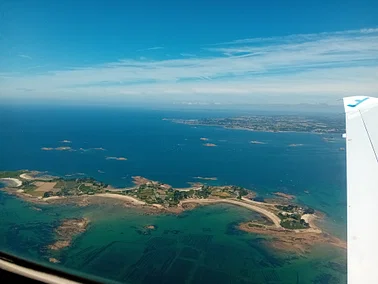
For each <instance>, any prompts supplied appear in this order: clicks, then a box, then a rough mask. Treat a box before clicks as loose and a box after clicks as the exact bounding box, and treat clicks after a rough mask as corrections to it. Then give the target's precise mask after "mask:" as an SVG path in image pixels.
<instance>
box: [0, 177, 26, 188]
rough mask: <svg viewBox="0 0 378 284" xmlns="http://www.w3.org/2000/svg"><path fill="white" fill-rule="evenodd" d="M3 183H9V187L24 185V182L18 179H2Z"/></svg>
mask: <svg viewBox="0 0 378 284" xmlns="http://www.w3.org/2000/svg"><path fill="white" fill-rule="evenodd" d="M1 180H2V181H5V182H6V183H9V184H8V186H9V187H19V186H21V185H22V181H20V180H19V179H17V178H2V179H1Z"/></svg>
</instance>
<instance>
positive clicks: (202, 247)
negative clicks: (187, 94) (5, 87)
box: [0, 107, 346, 283]
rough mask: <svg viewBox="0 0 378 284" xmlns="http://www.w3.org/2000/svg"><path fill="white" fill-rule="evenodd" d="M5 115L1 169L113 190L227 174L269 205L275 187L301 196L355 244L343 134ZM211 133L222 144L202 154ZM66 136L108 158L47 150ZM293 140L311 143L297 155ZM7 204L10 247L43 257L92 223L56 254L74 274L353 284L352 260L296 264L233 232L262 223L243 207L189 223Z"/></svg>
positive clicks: (118, 117)
mask: <svg viewBox="0 0 378 284" xmlns="http://www.w3.org/2000/svg"><path fill="white" fill-rule="evenodd" d="M2 114H4V115H2V116H1V120H0V137H1V140H0V170H9V169H10V170H15V169H24V168H27V169H36V170H40V171H49V172H51V173H55V174H59V175H62V176H63V175H66V174H74V173H85V174H86V175H89V176H93V177H95V178H97V179H99V180H101V181H104V182H107V183H110V184H112V185H115V186H124V185H128V184H130V182H131V176H133V175H142V176H146V177H148V178H151V179H155V180H161V181H164V182H167V183H170V184H172V185H174V186H186V185H187V184H186V183H187V182H188V181H194V179H193V177H195V176H205V177H209V176H211V177H218V181H217V183H219V184H236V185H241V186H245V187H247V188H253V189H254V190H256V191H257V192H258V194H259V195H260V196H262V197H269V196H270V194H271V193H272V192H274V191H277V190H280V191H283V192H287V193H290V194H294V195H296V196H297V197H298V202H300V203H304V204H307V205H309V206H312V207H314V208H316V209H318V210H321V211H322V212H324V213H325V214H326V219H325V220H324V221H323V222H322V226H323V227H325V228H326V230H327V231H329V232H331V233H333V234H335V235H337V236H339V237H341V238H344V239H345V232H346V226H345V223H346V193H345V152H343V151H340V150H339V148H340V147H344V143H345V142H344V141H343V140H342V139H341V138H339V137H340V135H338V136H335V138H336V139H335V142H332V143H329V142H325V141H324V140H323V139H322V138H323V137H322V136H320V135H312V134H301V133H255V132H249V131H238V130H227V129H221V128H213V127H190V126H186V125H177V124H172V123H170V122H168V121H163V120H162V118H164V117H175V118H182V117H184V118H190V117H193V118H196V117H201V116H209V115H212V116H225V115H230V114H227V113H209V112H207V113H203V112H198V113H193V112H190V113H182V112H159V111H147V110H139V111H136V110H129V109H93V108H84V109H82V108H71V109H69V110H67V109H63V110H62V109H54V108H37V107H34V108H26V107H25V108H23V107H21V108H17V109H16V108H13V109H9V108H7V109H2ZM201 137H207V138H209V139H210V142H211V143H215V144H217V145H218V147H213V148H211V147H204V146H203V145H202V141H200V140H199V138H201ZM64 139H67V140H71V141H72V143H71V144H70V146H71V147H72V148H73V149H79V148H85V149H89V148H95V147H103V148H105V149H106V150H107V151H95V150H90V151H86V152H81V151H74V152H59V151H41V149H40V148H41V147H58V146H62V144H61V143H59V141H61V140H64ZM251 140H258V141H264V142H266V143H267V144H265V145H256V144H250V143H249V141H251ZM293 143H295V144H303V146H301V147H288V145H289V144H293ZM106 156H124V157H127V158H128V161H114V160H106V159H105V157H106ZM99 170H100V171H101V172H104V173H100V172H99ZM305 190H308V191H309V193H305V192H304V191H305ZM0 203H1V205H0V217H1V218H0V220H1V221H0V236H1V237H0V247H1V249H2V250H6V251H9V252H12V253H16V254H18V255H21V256H24V257H28V258H33V259H36V260H39V261H45V260H46V259H47V258H48V257H50V256H51V252H48V251H47V250H46V246H47V245H48V244H49V243H51V242H52V241H53V240H54V234H53V231H54V228H55V227H56V226H57V225H58V224H59V222H60V221H61V220H63V219H64V218H71V217H81V216H86V217H88V218H89V219H90V220H91V225H90V227H89V229H88V231H87V232H86V233H84V234H83V235H81V236H79V237H78V238H77V239H76V240H75V241H74V242H73V245H72V246H71V247H70V248H68V249H66V250H62V251H61V252H60V253H57V254H56V255H53V256H55V257H57V258H59V259H60V260H61V261H62V262H61V264H59V265H58V267H61V268H64V269H67V268H68V269H69V268H71V269H74V270H79V271H81V272H83V273H89V274H95V275H99V276H103V277H105V278H111V279H114V280H118V281H122V282H129V283H151V279H155V281H157V283H182V282H183V280H186V281H187V283H208V282H214V283H215V282H220V283H332V282H330V281H336V283H345V282H346V274H345V271H344V270H345V267H344V266H345V263H346V256H345V252H342V251H340V250H338V249H335V248H329V247H317V248H316V249H314V250H313V252H312V253H311V254H309V255H307V256H306V257H298V256H296V255H293V254H286V253H282V252H277V251H273V250H271V249H269V248H268V247H266V246H264V245H262V241H263V239H262V238H261V236H258V235H251V234H245V233H241V232H240V231H238V230H236V229H235V224H236V223H237V222H240V221H243V220H250V219H255V218H259V216H258V215H256V214H254V213H252V212H250V211H248V210H246V209H242V208H235V207H232V206H228V205H214V206H208V207H201V208H199V209H195V210H193V211H190V212H185V213H184V214H182V215H179V216H175V215H162V216H146V215H143V214H142V213H141V212H138V211H135V210H130V209H125V208H123V207H120V206H112V205H111V204H102V205H93V206H89V207H84V208H79V207H75V206H68V205H67V206H45V207H42V211H37V210H35V208H33V205H31V204H28V203H25V202H23V201H21V200H18V199H16V198H14V197H9V196H8V195H6V194H4V193H0ZM147 224H154V225H156V226H157V229H156V230H155V231H152V232H151V234H149V235H143V234H141V233H140V229H141V228H142V227H143V226H144V225H147ZM337 264H340V265H339V266H338V265H337ZM158 279H160V280H158ZM159 281H161V282H159ZM313 281H315V282H313ZM327 281H328V282H327Z"/></svg>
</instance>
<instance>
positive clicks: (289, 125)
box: [164, 115, 345, 134]
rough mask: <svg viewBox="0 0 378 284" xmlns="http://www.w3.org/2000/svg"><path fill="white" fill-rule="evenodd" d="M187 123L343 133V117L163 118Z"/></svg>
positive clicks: (231, 127)
mask: <svg viewBox="0 0 378 284" xmlns="http://www.w3.org/2000/svg"><path fill="white" fill-rule="evenodd" d="M164 120H168V121H171V122H174V123H180V124H188V125H204V126H219V127H224V128H229V129H242V130H249V131H261V132H309V133H319V134H323V133H344V132H345V122H344V119H343V117H341V116H340V117H339V116H337V115H330V116H320V115H319V116H297V115H255V116H239V117H228V118H200V119H164Z"/></svg>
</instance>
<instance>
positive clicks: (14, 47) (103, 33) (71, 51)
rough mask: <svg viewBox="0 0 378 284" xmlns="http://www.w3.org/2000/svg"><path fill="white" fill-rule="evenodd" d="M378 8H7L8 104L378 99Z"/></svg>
mask: <svg viewBox="0 0 378 284" xmlns="http://www.w3.org/2000/svg"><path fill="white" fill-rule="evenodd" d="M377 15H378V1H375V0H355V1H351V0H326V1H322V0H316V1H312V0H307V1H297V0H286V1H281V0H264V1H258V0H255V1H252V0H232V1H231V0H228V1H221V0H218V1H214V0H180V1H178V0H175V1H173V0H171V1H167V0H160V1H156V0H136V1H132V0H129V1H110V0H108V1H102V0H96V1H85V0H84V1H77V0H75V1H72V0H65V1H45V0H34V1H31V0H25V1H23V0H0V102H1V101H5V100H7V101H9V100H10V101H24V102H29V101H41V100H42V101H46V100H48V101H52V102H61V101H68V102H72V103H77V102H94V101H98V102H103V103H108V104H111V103H114V104H128V103H131V102H141V103H143V102H145V103H168V104H190V105H191V104H193V105H196V104H216V105H229V104H297V103H311V104H317V103H326V104H331V105H332V104H338V103H339V100H340V98H342V97H344V96H350V95H370V96H377V90H378V17H377Z"/></svg>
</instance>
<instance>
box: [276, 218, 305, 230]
mask: <svg viewBox="0 0 378 284" xmlns="http://www.w3.org/2000/svg"><path fill="white" fill-rule="evenodd" d="M281 226H282V227H284V228H285V229H292V230H295V229H307V228H309V224H308V223H306V221H305V220H303V219H300V220H297V219H291V218H287V219H284V220H282V221H281Z"/></svg>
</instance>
